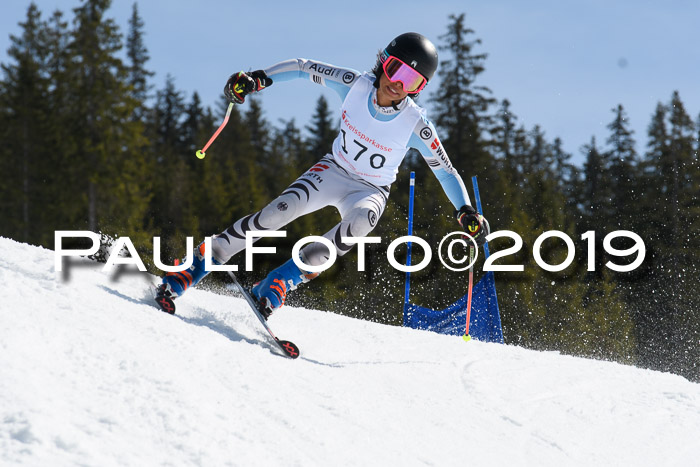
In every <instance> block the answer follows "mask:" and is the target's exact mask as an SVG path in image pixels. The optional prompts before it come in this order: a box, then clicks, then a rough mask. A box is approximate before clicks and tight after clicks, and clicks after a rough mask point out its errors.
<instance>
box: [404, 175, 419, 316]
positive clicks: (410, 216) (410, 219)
mask: <svg viewBox="0 0 700 467" xmlns="http://www.w3.org/2000/svg"><path fill="white" fill-rule="evenodd" d="M415 187H416V173H415V172H413V171H412V172H411V180H410V185H409V190H408V235H413V194H414V191H415ZM406 248H407V251H406V266H410V265H411V242H408V244H407V245H406ZM410 293H411V272H410V271H406V289H405V291H404V297H403V309H404V326H405V325H406V308H407V307H408V297H409V295H410Z"/></svg>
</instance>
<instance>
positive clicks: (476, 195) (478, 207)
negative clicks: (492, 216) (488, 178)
mask: <svg viewBox="0 0 700 467" xmlns="http://www.w3.org/2000/svg"><path fill="white" fill-rule="evenodd" d="M472 186H473V187H474V198H475V199H476V210H477V211H479V214H482V215H483V214H484V211H482V210H481V196H479V185H478V184H477V183H476V175H474V176H473V177H472ZM484 257H485V258H488V257H489V244H488V243H484Z"/></svg>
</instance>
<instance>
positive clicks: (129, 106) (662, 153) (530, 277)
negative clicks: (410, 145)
mask: <svg viewBox="0 0 700 467" xmlns="http://www.w3.org/2000/svg"><path fill="white" fill-rule="evenodd" d="M109 6H110V0H85V1H83V2H81V3H80V6H78V7H76V8H75V9H74V10H73V12H72V15H70V18H69V17H68V15H66V14H65V13H61V12H53V13H51V14H50V15H48V16H47V15H46V14H45V13H44V12H41V11H39V9H38V8H37V7H36V5H34V4H32V5H31V6H30V7H29V8H28V10H27V14H26V17H25V18H24V19H23V20H22V21H21V23H20V25H21V33H20V34H18V35H17V36H13V37H12V38H11V39H12V45H11V47H10V49H9V50H8V56H9V60H8V63H3V64H2V76H1V80H2V82H1V85H0V134H1V135H2V145H0V174H2V176H1V177H0V235H2V236H5V237H10V238H13V239H16V240H18V241H22V242H28V243H31V244H36V245H43V246H45V247H47V248H54V245H53V242H54V232H55V231H56V230H91V231H94V232H100V233H101V234H102V235H103V237H104V238H105V239H108V238H110V237H111V238H115V237H123V236H128V237H130V239H131V240H132V241H133V243H134V244H135V246H136V248H137V250H138V252H139V254H140V256H141V258H142V259H143V260H144V261H145V262H146V263H147V265H148V267H149V269H150V270H151V271H152V272H154V273H158V274H160V273H159V272H158V271H157V270H156V268H155V266H154V265H153V261H152V256H153V244H152V239H153V237H154V236H159V237H161V239H162V241H163V251H162V258H163V261H164V262H170V263H171V264H172V261H173V259H175V258H181V257H183V256H184V255H185V253H186V252H185V239H186V237H188V236H189V237H194V241H195V244H196V243H198V242H200V241H201V240H202V239H203V238H204V236H206V235H213V234H216V233H218V232H220V231H221V230H223V229H224V228H226V227H228V226H229V225H230V224H231V223H232V222H233V221H234V220H236V219H238V218H240V217H242V216H244V215H246V214H249V213H252V212H254V211H256V210H259V209H261V208H262V207H263V206H264V205H265V204H266V203H267V202H269V201H270V200H272V199H273V198H274V197H276V196H277V195H278V194H279V193H280V192H281V191H282V190H283V189H284V188H285V187H286V186H287V185H288V184H289V183H291V182H292V181H293V180H294V179H295V178H296V177H297V176H298V175H300V174H301V173H302V172H303V171H304V170H306V169H307V168H309V167H310V166H311V165H313V163H315V162H316V161H317V160H318V159H319V158H321V157H322V156H323V155H325V154H326V153H327V152H328V151H329V150H330V147H331V142H332V141H333V139H334V137H335V135H336V132H337V122H336V120H337V119H338V115H335V114H334V112H333V111H332V110H331V108H330V107H329V105H328V103H327V102H326V100H325V99H324V98H323V97H321V98H319V99H318V101H317V103H316V107H315V113H314V116H313V118H312V120H311V121H310V122H309V123H308V125H306V126H304V127H299V126H297V124H296V123H295V121H294V120H290V121H284V122H282V123H280V124H278V125H272V124H270V123H269V122H268V121H267V120H266V119H265V118H264V109H263V108H262V106H261V104H260V103H259V101H256V99H255V97H252V98H249V99H247V101H246V105H244V106H240V107H239V106H237V107H234V109H233V113H232V115H231V118H230V121H229V123H228V125H227V126H226V128H225V130H224V132H223V133H222V134H221V136H220V137H219V138H218V139H217V141H216V143H215V145H216V152H217V157H214V158H206V159H205V160H204V161H200V160H198V159H196V158H195V157H194V153H195V151H196V150H197V149H199V148H201V145H202V144H203V143H204V142H206V141H207V140H208V139H209V137H210V136H211V134H212V133H213V131H214V130H215V129H216V128H217V127H218V125H219V123H220V122H221V120H222V118H223V115H224V112H225V109H226V102H225V101H224V99H223V96H222V99H221V102H220V103H218V104H217V105H216V107H215V108H208V107H205V106H204V105H203V104H202V102H201V101H200V98H199V96H198V94H197V93H196V92H195V93H194V94H192V95H190V96H186V95H184V94H183V92H182V91H180V90H178V89H177V88H176V86H175V84H174V79H173V78H172V77H168V78H167V79H166V81H165V84H164V86H163V87H162V88H156V86H155V85H154V84H153V83H152V76H153V72H152V71H150V70H149V66H148V62H149V53H148V48H147V45H146V44H145V42H144V38H143V30H144V28H145V25H144V22H143V20H142V18H141V17H140V16H139V13H138V7H137V5H136V4H134V6H133V12H132V16H131V19H130V21H129V24H128V28H127V30H126V31H124V32H122V31H121V29H120V28H119V27H118V26H117V24H115V22H114V20H112V19H110V18H109V12H108V8H109ZM436 45H438V47H439V50H440V58H441V63H440V67H439V69H438V73H439V75H440V76H441V77H446V76H449V77H450V79H448V80H444V83H446V84H443V85H442V86H440V87H439V88H438V89H437V90H434V91H432V92H429V93H428V94H427V95H421V96H420V98H419V101H418V103H419V104H423V105H426V104H428V103H430V105H431V106H432V111H431V114H430V117H431V119H432V120H433V121H434V122H435V124H436V125H437V127H438V130H439V131H440V134H441V137H442V142H443V145H444V147H445V149H446V151H447V153H448V154H449V156H450V159H451V161H452V163H453V164H454V165H455V166H456V167H457V169H458V171H459V172H460V174H461V175H462V177H463V178H464V180H465V184H466V185H467V186H468V187H470V185H471V184H470V178H471V176H472V175H477V176H478V177H479V184H480V190H481V195H482V198H483V200H484V211H485V212H484V214H485V216H486V217H487V218H488V220H489V222H490V224H491V228H492V231H500V230H512V231H514V232H517V233H518V234H519V235H520V236H521V237H522V239H523V247H522V248H521V249H520V250H519V251H518V252H517V253H516V254H513V255H509V256H507V257H504V258H503V259H501V260H499V261H498V263H497V264H520V265H523V266H524V267H523V271H522V272H506V273H496V284H497V289H498V296H499V304H500V310H501V318H502V322H503V331H504V335H505V339H506V343H508V344H514V345H520V346H524V347H528V348H533V349H540V350H557V351H561V352H563V353H567V354H572V355H578V356H586V357H593V358H599V359H606V360H612V361H618V362H622V363H625V364H631V365H637V366H640V367H644V368H652V369H657V370H662V371H670V372H674V373H678V374H680V375H683V376H685V377H687V378H689V379H691V380H694V381H700V305H698V303H700V280H699V279H698V277H699V276H698V274H699V273H700V270H699V267H698V266H699V265H700V235H699V233H700V202H699V201H700V165H699V164H698V151H699V150H700V148H699V142H698V140H699V135H700V114H698V113H697V112H698V109H695V112H696V113H695V114H693V113H692V112H691V110H690V109H686V107H685V106H684V104H683V101H682V96H681V95H679V93H678V92H675V91H674V90H673V89H669V90H668V100H667V101H665V102H659V103H658V105H657V107H656V109H655V111H654V112H653V115H650V116H649V123H648V127H647V131H648V144H647V146H646V147H639V145H638V144H637V142H636V141H635V137H634V134H633V133H632V132H631V130H630V125H629V120H628V118H627V115H626V112H625V108H624V106H623V105H622V104H620V103H616V102H610V104H609V105H610V108H611V111H610V114H609V123H608V125H607V129H608V136H607V137H606V138H605V140H603V141H598V140H596V139H595V138H591V139H590V141H587V142H586V143H585V144H584V145H583V146H582V149H581V150H582V151H583V154H584V155H585V162H584V163H583V165H582V166H576V165H574V164H572V163H571V158H572V154H569V153H567V152H566V151H564V150H563V143H562V141H561V140H560V139H558V138H557V139H554V140H553V141H551V140H548V139H547V137H546V136H545V132H544V130H543V129H542V128H541V127H539V126H534V127H533V128H525V127H524V126H523V125H522V124H520V123H519V122H518V117H517V116H516V115H514V114H513V112H511V110H510V108H509V102H508V99H507V98H500V99H499V98H496V97H495V96H494V95H493V94H492V92H491V91H490V90H489V89H488V83H482V82H481V81H480V79H479V78H480V77H479V75H480V74H481V73H482V72H483V71H484V70H485V67H486V66H487V65H488V63H487V54H486V53H485V52H484V51H483V50H482V48H483V46H482V45H481V44H480V41H479V40H478V34H477V32H476V31H474V30H472V29H470V27H469V25H468V23H467V20H466V17H465V15H464V14H460V15H453V16H450V17H449V18H446V19H445V29H444V35H442V36H441V37H439V38H438V41H437V43H436ZM122 57H123V58H122ZM222 84H223V83H222ZM411 170H414V171H415V172H416V173H417V179H418V183H419V185H420V186H421V191H422V192H424V193H430V196H423V197H419V198H417V200H416V207H415V209H416V211H415V225H414V235H417V236H419V237H421V238H423V239H424V240H426V241H427V242H428V243H429V244H430V245H433V246H434V248H437V244H438V243H439V241H440V239H441V238H442V237H443V236H444V235H445V234H447V233H449V232H452V231H455V230H458V225H457V224H456V222H455V220H454V218H453V216H452V211H453V208H452V206H451V204H450V203H449V201H448V200H447V198H446V197H445V196H444V195H443V194H442V190H441V188H440V186H439V184H438V181H437V180H436V179H435V177H434V176H433V175H432V173H431V172H430V170H429V167H428V166H427V164H425V162H424V161H423V160H422V157H420V155H417V154H412V153H410V152H409V154H408V155H407V157H406V159H405V161H404V163H403V167H402V171H401V172H400V174H399V178H398V180H397V182H396V183H395V184H394V186H393V188H392V193H391V197H390V201H389V205H388V207H387V210H386V211H385V213H384V215H383V216H382V219H381V222H379V225H378V227H377V228H376V229H375V230H374V231H373V233H372V235H373V236H380V237H382V239H383V242H382V244H376V245H368V246H367V259H366V261H367V265H366V266H367V267H366V271H364V272H358V271H357V254H356V251H353V252H351V253H349V254H348V255H346V256H345V257H343V258H342V259H339V260H338V261H337V262H336V264H335V265H334V266H333V267H332V268H331V269H330V270H328V271H326V272H324V273H323V274H322V275H321V276H320V277H319V278H318V279H315V280H314V281H312V282H310V283H308V284H305V285H304V286H303V289H302V290H299V291H297V292H295V293H293V294H292V295H290V297H289V301H288V303H289V304H292V305H299V306H308V307H316V308H319V309H324V310H328V311H332V312H336V313H342V314H346V315H349V316H354V317H358V318H362V319H368V320H373V321H378V322H383V323H387V324H392V325H400V324H401V322H402V303H403V290H404V289H403V281H404V273H402V272H399V271H396V270H394V269H393V268H392V267H391V266H390V265H389V264H388V262H387V260H386V257H385V255H386V249H387V246H388V243H389V242H390V241H391V240H392V239H396V238H398V237H400V236H402V235H405V234H406V226H407V211H408V189H407V187H408V176H409V172H410V171H411ZM265 173H275V174H276V177H274V178H269V177H264V176H263V175H264V174H265ZM470 191H471V189H470ZM338 219H339V218H338V216H337V215H336V213H335V212H333V210H332V208H327V209H326V210H322V211H320V212H318V213H315V214H312V215H309V216H307V217H304V218H301V219H298V220H296V221H295V222H293V223H292V224H290V225H289V226H287V228H286V230H287V238H285V239H276V240H275V241H274V242H273V241H272V240H269V239H264V240H262V241H261V243H260V245H265V244H267V245H275V246H277V250H278V254H277V255H276V256H273V255H268V256H260V257H259V258H258V259H256V263H255V264H256V269H255V271H256V272H254V273H249V274H245V273H244V274H242V279H243V281H244V282H246V283H248V284H250V283H252V282H253V281H255V280H259V279H260V278H262V277H263V275H264V274H266V273H267V271H269V270H270V269H271V268H273V267H276V266H277V265H279V264H280V263H281V262H282V261H283V260H285V259H286V258H288V257H289V252H290V250H291V247H292V245H293V244H294V243H295V242H296V241H297V240H298V239H300V238H302V237H305V236H307V235H321V234H323V233H324V232H326V231H327V230H328V229H330V228H331V227H332V226H333V225H335V223H337V222H338ZM549 230H558V231H561V232H564V233H565V234H567V235H568V236H569V237H570V238H571V239H572V240H573V241H574V244H575V245H576V247H575V255H576V256H575V260H574V261H573V263H572V265H571V266H569V267H568V268H566V269H564V270H563V271H560V272H547V271H545V270H543V269H542V268H541V267H539V266H538V265H537V264H536V262H535V259H534V257H533V245H534V244H535V242H536V240H537V238H538V237H539V236H540V235H541V234H542V233H544V232H546V231H549ZM617 230H628V231H632V232H635V233H636V234H638V235H639V236H640V237H641V238H642V239H643V240H644V244H645V246H646V257H645V259H644V262H643V263H642V265H641V266H640V267H638V268H636V269H635V270H634V271H632V272H617V271H615V270H613V269H611V268H610V267H608V266H606V264H608V262H612V263H615V264H630V263H631V262H632V261H633V260H634V259H635V257H636V255H637V253H636V252H634V251H633V247H634V242H632V241H631V240H629V239H623V238H619V239H617V240H614V241H613V242H612V245H613V247H614V248H615V249H617V250H625V249H630V252H631V253H630V254H629V256H627V257H626V258H625V257H617V256H614V255H611V254H609V253H607V250H606V249H605V248H604V245H603V239H604V237H605V235H606V234H608V233H611V232H613V231H617ZM590 231H594V232H595V235H591V234H586V233H587V232H590ZM512 246H513V240H512V239H508V238H500V239H496V240H494V241H492V242H491V243H490V247H491V252H492V254H493V253H494V252H499V251H503V250H505V249H507V248H510V247H512ZM397 251H398V254H397V260H399V261H403V259H402V252H401V250H397ZM403 251H404V252H405V249H404V250H403ZM540 251H541V253H542V257H543V259H544V260H545V261H546V262H547V263H549V264H559V263H562V262H563V261H564V259H565V258H566V256H567V248H566V244H565V243H564V242H563V241H561V240H557V239H549V240H547V241H546V242H544V245H543V246H542V248H541V250H540ZM591 251H592V252H594V253H595V254H594V255H592V256H591V255H589V252H591ZM420 256H421V255H420V253H419V252H418V251H416V250H415V249H414V264H416V263H417V262H418V261H420V259H421V258H420ZM242 257H243V255H238V257H236V258H234V262H235V264H239V265H240V266H239V267H240V269H241V270H243V269H244V268H243V259H242ZM482 265H483V259H481V260H480V261H479V263H477V266H476V269H475V270H476V274H477V279H478V277H480V276H481V275H482V274H483V272H482V270H481V266H482ZM215 276H217V275H216V274H212V275H210V276H209V277H207V278H206V279H205V280H204V281H203V283H202V286H203V287H212V288H216V287H220V286H221V284H222V283H224V282H225V279H226V278H225V277H215ZM219 276H225V275H223V274H219ZM466 280H467V279H466V273H455V272H452V271H449V270H447V269H445V268H443V267H442V266H441V265H440V263H439V261H432V263H431V266H429V267H428V268H426V269H425V270H423V271H421V272H419V273H414V274H413V279H412V283H413V289H412V301H413V302H414V303H417V304H420V305H422V306H426V307H432V308H442V307H445V306H447V305H448V304H450V303H452V302H454V301H455V300H457V299H458V298H459V297H461V296H462V295H464V293H465V292H466Z"/></svg>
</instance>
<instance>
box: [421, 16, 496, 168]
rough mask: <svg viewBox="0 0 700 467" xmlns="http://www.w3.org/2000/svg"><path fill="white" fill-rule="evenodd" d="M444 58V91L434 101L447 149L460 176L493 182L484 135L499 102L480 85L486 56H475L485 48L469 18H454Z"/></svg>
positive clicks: (440, 70)
mask: <svg viewBox="0 0 700 467" xmlns="http://www.w3.org/2000/svg"><path fill="white" fill-rule="evenodd" d="M449 19H450V23H449V24H448V27H447V32H446V33H445V34H444V35H443V36H441V37H440V39H441V40H443V41H444V42H445V45H441V46H439V47H438V49H439V50H440V51H441V52H447V54H446V55H447V57H445V54H442V55H441V58H440V62H441V63H440V68H439V70H438V76H440V78H441V83H440V87H439V88H438V90H437V91H436V92H435V94H434V96H433V100H434V103H435V108H436V116H435V122H436V124H437V126H438V128H439V129H440V130H441V132H442V135H443V145H444V147H445V149H446V150H447V153H448V154H450V157H451V158H452V160H453V161H454V163H455V165H456V166H458V167H459V169H460V172H462V173H466V174H477V173H478V174H481V175H482V178H493V176H492V175H493V174H492V173H491V172H492V170H491V169H492V163H491V158H490V157H489V155H488V153H487V152H486V150H485V146H486V142H485V141H484V140H483V133H484V132H485V131H486V130H487V129H488V128H489V127H490V126H491V120H490V118H491V117H490V116H489V115H488V111H489V109H490V106H491V105H492V104H493V103H494V102H495V99H493V98H492V97H490V94H491V91H490V89H488V88H487V87H484V86H478V85H477V84H476V81H477V79H478V78H479V75H480V74H481V73H483V72H484V70H485V67H484V61H485V60H486V57H487V55H486V54H483V53H482V54H478V53H474V49H475V48H476V47H477V46H478V45H480V44H481V40H480V39H472V38H471V36H472V35H473V34H474V30H472V29H469V28H467V27H466V25H465V15H464V14H461V15H459V16H455V15H450V17H449Z"/></svg>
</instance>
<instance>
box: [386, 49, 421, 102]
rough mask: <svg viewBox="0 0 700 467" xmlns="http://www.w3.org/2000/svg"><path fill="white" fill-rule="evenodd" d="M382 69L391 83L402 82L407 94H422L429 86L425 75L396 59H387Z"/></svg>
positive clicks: (390, 57)
mask: <svg viewBox="0 0 700 467" xmlns="http://www.w3.org/2000/svg"><path fill="white" fill-rule="evenodd" d="M382 68H383V69H384V74H385V75H386V77H387V78H389V81H391V82H393V83H395V82H397V81H401V85H402V86H403V90H404V91H405V92H408V93H411V94H413V93H416V92H421V91H422V90H423V88H424V87H425V85H426V84H428V80H427V79H425V77H423V75H421V74H420V73H418V72H417V71H416V70H414V69H413V68H411V67H410V66H408V65H406V64H405V63H404V62H403V61H401V60H399V59H398V58H396V57H392V56H389V57H387V58H386V60H384V61H383V62H382Z"/></svg>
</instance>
